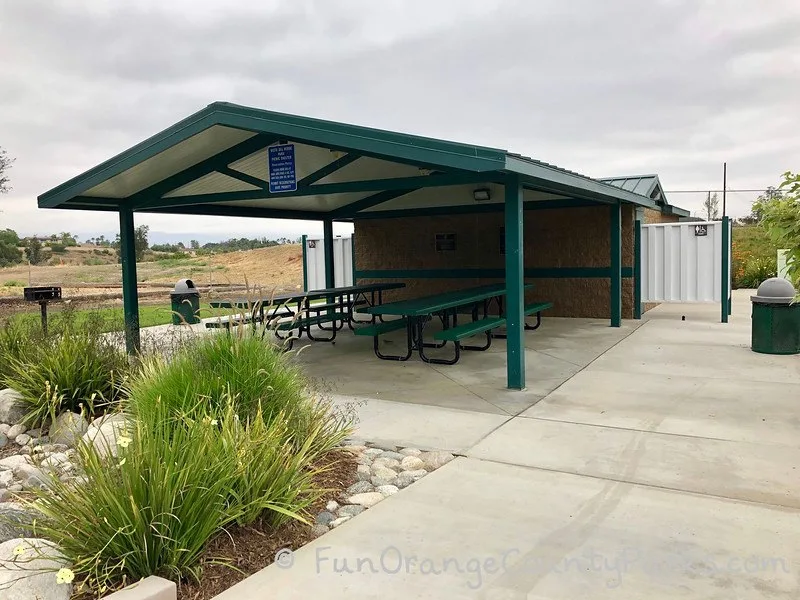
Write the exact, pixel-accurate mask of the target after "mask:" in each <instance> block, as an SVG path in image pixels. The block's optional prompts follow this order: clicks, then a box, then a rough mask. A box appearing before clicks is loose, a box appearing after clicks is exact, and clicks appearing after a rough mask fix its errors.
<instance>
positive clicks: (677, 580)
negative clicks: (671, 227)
mask: <svg viewBox="0 0 800 600" xmlns="http://www.w3.org/2000/svg"><path fill="white" fill-rule="evenodd" d="M748 296H749V292H747V291H743V292H742V291H739V292H735V293H734V311H733V315H732V316H731V322H730V323H729V324H727V325H722V324H720V323H719V322H718V320H719V307H718V306H715V305H662V306H660V307H658V308H656V309H654V310H653V311H650V312H648V313H647V314H646V315H645V319H644V320H643V322H642V323H643V324H642V323H633V324H631V325H629V329H628V330H625V329H623V330H613V329H610V328H608V327H607V324H606V323H604V322H600V321H598V322H596V323H590V322H586V323H584V322H580V321H578V320H576V321H572V322H570V321H569V320H555V319H551V320H550V321H552V323H551V325H552V326H551V327H550V328H548V320H547V319H545V324H544V325H543V328H542V330H541V331H540V332H531V333H530V334H528V336H526V346H528V347H529V348H530V349H531V350H533V351H532V352H530V353H529V354H530V356H529V358H528V360H529V367H530V369H531V371H532V372H536V373H537V375H539V376H540V377H541V378H529V381H530V382H531V385H532V389H529V390H528V391H526V392H524V393H516V394H512V393H509V394H508V395H506V394H504V393H503V385H504V372H502V371H503V370H502V368H501V362H502V361H501V360H500V359H501V358H502V355H500V354H499V353H500V352H501V346H500V344H498V345H497V347H495V348H493V349H492V351H491V352H489V353H485V354H483V355H477V354H476V355H474V356H476V357H477V358H475V359H472V357H470V358H471V359H472V360H470V361H465V362H464V363H462V364H461V365H459V366H458V367H459V368H456V369H447V368H444V367H436V368H433V367H431V366H429V365H422V364H420V363H418V364H416V365H412V364H411V362H409V363H407V365H408V366H407V367H406V368H405V369H403V368H401V369H396V368H395V367H397V366H398V365H392V364H389V363H375V364H376V365H379V366H372V365H371V364H370V362H369V360H366V356H365V355H364V354H363V352H364V351H363V350H358V349H356V347H355V345H353V346H352V347H349V346H348V344H347V343H343V344H342V345H341V348H344V349H346V352H347V353H352V356H351V358H353V359H356V360H355V362H354V361H348V360H347V359H346V358H343V355H342V354H339V355H338V358H337V354H336V352H337V351H339V350H340V345H339V344H338V343H337V345H336V347H330V346H328V347H327V348H325V347H319V348H317V347H315V348H313V349H311V350H310V351H309V352H308V353H307V354H306V355H304V356H305V358H304V360H307V359H308V358H309V357H314V356H317V357H318V360H317V359H314V361H313V363H310V364H313V365H314V367H315V368H317V367H319V370H320V371H322V372H324V373H328V374H330V375H332V376H334V379H337V381H338V385H339V386H340V388H341V389H344V390H346V389H348V388H349V389H353V390H356V391H358V392H359V393H360V394H362V395H361V396H359V397H360V398H364V397H368V398H367V402H366V403H365V404H363V405H362V406H361V407H360V408H359V411H360V412H361V414H362V423H361V432H360V435H361V436H362V437H365V438H367V439H370V438H373V439H376V440H380V441H384V442H388V443H398V444H399V445H406V444H417V445H426V446H430V447H438V448H448V449H452V450H456V451H460V452H463V453H464V454H466V456H465V457H462V458H457V459H456V460H455V461H453V462H451V463H449V464H447V465H445V466H444V467H442V468H441V469H439V470H437V471H436V472H434V473H432V474H431V475H429V476H428V477H426V478H424V479H423V480H421V481H419V482H417V483H415V484H414V485H412V486H410V487H409V488H407V489H405V490H402V491H401V492H400V493H399V494H397V495H395V496H392V497H390V498H388V499H387V500H385V501H384V502H382V503H381V504H379V505H377V506H375V507H373V508H371V509H370V510H368V511H367V512H366V513H364V514H362V515H359V516H358V517H357V518H355V519H353V520H352V521H349V522H347V523H345V524H344V525H342V526H341V527H339V528H337V529H335V530H333V531H332V532H330V533H328V534H326V535H325V536H323V537H322V538H320V539H318V540H316V541H314V542H312V543H311V544H309V545H308V546H306V547H304V548H302V549H300V550H299V551H298V552H297V553H296V554H295V555H294V561H293V566H292V568H291V569H280V568H279V567H278V566H275V565H274V566H271V567H268V568H267V569H265V570H264V571H262V572H260V573H258V574H257V575H255V576H254V577H251V578H250V579H248V580H246V581H244V582H242V583H241V584H239V585H237V586H235V587H234V588H232V589H231V590H229V591H228V592H226V593H224V594H223V595H222V596H220V598H221V599H222V600H244V599H251V598H267V597H269V598H308V597H325V598H437V599H441V598H453V599H461V598H482V599H491V600H500V599H509V600H510V599H513V600H517V599H522V598H526V599H538V600H544V599H548V600H566V599H574V598H584V597H585V598H592V599H595V598H597V599H606V598H614V599H619V598H622V599H631V600H633V599H636V600H639V599H641V598H648V597H651V598H674V597H681V598H689V599H696V600H700V599H706V598H720V599H722V598H724V599H726V600H727V599H729V598H738V599H742V600H750V599H753V600H755V599H762V598H780V599H783V598H785V599H789V598H792V599H794V598H797V597H800V571H799V569H800V519H798V515H799V514H800V476H798V470H800V407H798V404H797V401H798V395H797V391H796V390H797V383H799V382H800V360H799V359H798V357H785V356H784V357H777V356H764V355H758V354H754V353H752V352H751V351H750V350H749V335H750V323H749V300H748ZM682 316H685V317H686V320H681V317H682ZM562 321H563V322H562ZM570 325H574V327H570ZM626 325H628V323H626ZM639 325H641V326H640V327H639ZM637 327H638V329H637ZM366 350H367V351H369V348H368V347H367V348H366ZM492 354H497V356H495V357H492V356H491V355H492ZM323 355H324V357H323ZM356 357H357V358H356ZM531 359H533V364H531ZM328 360H331V361H332V363H328V365H327V366H326V363H327V361H328ZM536 361H539V362H538V365H540V366H537V362H536ZM368 365H369V366H368ZM384 367H385V368H384ZM545 367H546V368H545ZM392 368H395V369H394V370H392ZM537 368H538V369H540V370H539V371H538V372H537V371H536V369H537ZM548 369H549V371H548ZM358 371H361V372H362V376H363V375H365V376H366V378H368V379H369V381H370V383H368V384H366V385H365V386H364V384H363V379H362V383H359V378H358V376H357V374H356V373H357V372H358ZM548 375H550V376H549V377H548ZM419 379H423V380H424V381H425V382H426V384H427V386H428V389H430V390H434V391H435V392H436V393H435V394H432V396H433V397H432V398H431V399H430V400H424V399H423V400H422V401H420V400H419V399H417V400H416V401H415V400H412V398H414V397H415V396H416V397H420V396H425V395H426V392H425V390H426V385H422V386H420V385H419V381H418V380H419ZM359 385H361V386H363V387H359ZM459 390H461V391H459ZM447 394H451V396H449V397H450V400H448V401H445V400H443V396H444V395H447ZM459 394H462V395H464V396H463V397H464V398H466V394H472V395H473V396H475V397H477V398H480V399H481V400H483V401H485V402H487V403H488V404H489V405H491V406H494V407H495V408H496V409H498V412H497V413H493V412H492V410H493V409H491V408H488V409H486V410H475V409H474V408H471V407H481V406H482V405H480V404H477V403H476V401H474V400H470V401H469V402H467V401H466V400H462V402H463V404H458V400H459V399H460V398H461V396H459ZM542 396H543V398H542ZM379 397H381V399H377V398H379ZM385 398H391V400H386V399H385ZM540 398H541V399H540ZM337 401H346V400H342V399H338V400H337ZM453 406H456V407H457V408H453ZM468 407H470V408H468ZM501 411H502V413H505V414H501ZM513 415H517V416H513ZM334 559H337V562H336V563H335V564H334ZM343 559H347V561H348V569H350V571H351V572H346V571H345V570H343V567H344V564H343V562H342V561H343ZM359 559H362V560H361V562H360V563H359ZM382 559H383V560H382ZM398 562H399V567H398ZM337 567H338V571H337V569H336V568H337Z"/></svg>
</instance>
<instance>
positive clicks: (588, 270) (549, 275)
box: [356, 267, 634, 279]
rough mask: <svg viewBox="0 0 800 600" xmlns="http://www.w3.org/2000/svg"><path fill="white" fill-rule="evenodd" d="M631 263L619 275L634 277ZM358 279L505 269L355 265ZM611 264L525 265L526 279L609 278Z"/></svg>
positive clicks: (497, 275) (491, 273)
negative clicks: (604, 265)
mask: <svg viewBox="0 0 800 600" xmlns="http://www.w3.org/2000/svg"><path fill="white" fill-rule="evenodd" d="M633 275H634V273H633V267H622V276H623V277H625V278H631V277H633ZM356 276H357V277H358V279H504V278H505V276H506V272H505V269H475V268H467V269H357V270H356ZM609 277H611V267H541V268H532V269H525V278H526V279H603V278H605V279H608V278H609Z"/></svg>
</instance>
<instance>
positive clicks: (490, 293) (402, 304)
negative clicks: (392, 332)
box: [359, 283, 533, 317]
mask: <svg viewBox="0 0 800 600" xmlns="http://www.w3.org/2000/svg"><path fill="white" fill-rule="evenodd" d="M532 287H533V284H530V283H529V284H527V285H525V289H529V288H532ZM505 294H506V286H505V284H503V283H493V284H491V285H482V286H479V287H473V288H468V289H465V290H457V291H455V292H445V293H443V294H433V295H431V296H424V297H422V298H413V299H411V300H400V301H398V302H389V303H387V304H380V305H378V306H368V307H366V308H363V309H361V310H360V311H359V312H365V313H369V314H372V315H401V316H404V317H423V316H426V315H431V314H434V313H437V312H441V311H444V310H447V309H450V308H457V307H459V306H464V305H466V304H474V303H476V302H481V301H483V300H488V299H489V298H494V297H495V296H505Z"/></svg>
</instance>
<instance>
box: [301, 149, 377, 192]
mask: <svg viewBox="0 0 800 600" xmlns="http://www.w3.org/2000/svg"><path fill="white" fill-rule="evenodd" d="M359 158H361V155H360V154H352V153H351V154H345V155H344V156H342V157H340V158H337V159H336V160H334V161H333V162H331V163H328V164H327V165H325V166H324V167H322V168H321V169H319V170H317V171H314V172H313V173H311V174H310V175H306V176H305V177H303V178H302V179H301V180H300V181H298V182H297V187H298V188H301V187H307V186H309V185H311V184H312V183H316V182H317V181H319V180H320V179H324V178H325V177H327V176H328V175H330V174H332V173H335V172H336V171H338V170H339V169H342V168H344V167H346V166H347V165H349V164H350V163H352V162H355V161H356V160H358V159H359Z"/></svg>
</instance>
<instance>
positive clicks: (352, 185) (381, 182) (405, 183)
mask: <svg viewBox="0 0 800 600" xmlns="http://www.w3.org/2000/svg"><path fill="white" fill-rule="evenodd" d="M470 183H486V173H470V172H461V173H441V174H434V175H421V176H419V177H395V178H390V179H368V180H363V181H344V182H341V183H318V184H316V185H310V186H307V187H304V188H298V189H297V190H295V191H293V192H279V193H270V192H267V191H265V190H250V191H244V192H220V193H216V194H197V195H193V196H178V197H173V198H152V197H150V198H147V199H142V200H140V201H139V202H136V203H135V204H134V205H133V208H134V209H136V210H142V209H149V208H167V207H174V206H187V205H192V204H213V203H216V202H237V201H243V200H270V199H272V198H292V197H298V196H324V195H327V194H352V193H361V192H382V191H388V190H412V189H418V188H426V187H443V186H450V185H464V184H470Z"/></svg>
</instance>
